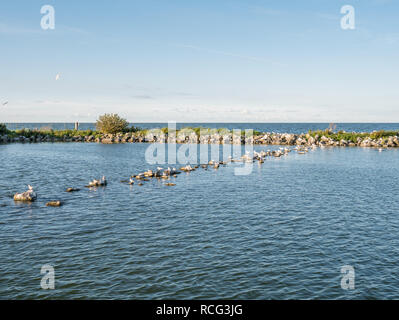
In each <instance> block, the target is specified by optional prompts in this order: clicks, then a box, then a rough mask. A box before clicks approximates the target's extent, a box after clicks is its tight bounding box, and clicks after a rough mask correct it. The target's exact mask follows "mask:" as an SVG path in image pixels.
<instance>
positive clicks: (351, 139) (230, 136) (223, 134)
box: [0, 124, 399, 148]
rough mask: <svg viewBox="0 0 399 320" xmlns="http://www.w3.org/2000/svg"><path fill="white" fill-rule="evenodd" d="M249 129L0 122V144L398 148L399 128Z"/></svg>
mask: <svg viewBox="0 0 399 320" xmlns="http://www.w3.org/2000/svg"><path fill="white" fill-rule="evenodd" d="M251 131H252V130H251ZM251 131H248V132H245V131H244V130H243V131H240V130H238V131H232V130H228V129H210V128H202V127H197V128H191V127H187V128H182V129H180V130H175V131H171V132H169V129H168V128H162V129H140V128H136V127H131V128H128V129H125V130H123V131H121V132H117V133H103V132H101V131H98V130H53V129H51V128H42V129H34V130H31V129H20V130H8V129H7V128H6V126H5V125H1V124H0V144H6V143H40V142H87V143H103V144H113V143H178V144H183V143H192V144H256V145H303V146H313V145H316V146H341V147H356V146H357V147H376V148H394V147H399V131H385V130H380V131H373V132H345V131H333V130H332V129H326V130H318V131H311V130H309V131H308V132H307V133H302V134H292V133H273V132H257V131H252V132H251Z"/></svg>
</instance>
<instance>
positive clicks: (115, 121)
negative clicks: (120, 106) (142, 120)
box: [96, 113, 129, 134]
mask: <svg viewBox="0 0 399 320" xmlns="http://www.w3.org/2000/svg"><path fill="white" fill-rule="evenodd" d="M128 127H129V122H127V121H126V120H125V119H123V118H121V117H119V116H118V115H117V114H107V113H106V114H104V115H102V116H100V118H99V119H98V120H97V122H96V129H97V130H98V131H100V132H102V133H111V134H115V133H120V132H126V131H127V130H128Z"/></svg>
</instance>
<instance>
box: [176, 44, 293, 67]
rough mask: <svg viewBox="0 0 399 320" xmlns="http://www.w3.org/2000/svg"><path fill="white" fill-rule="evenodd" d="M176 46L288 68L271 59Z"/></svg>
mask: <svg viewBox="0 0 399 320" xmlns="http://www.w3.org/2000/svg"><path fill="white" fill-rule="evenodd" d="M176 46H177V47H180V48H187V49H192V50H196V51H202V52H207V53H214V54H218V55H224V56H229V57H234V58H238V59H243V60H248V61H254V62H262V63H268V64H273V65H278V66H286V65H285V64H282V63H280V62H276V61H273V60H270V59H266V58H259V57H253V56H247V55H242V54H237V53H233V52H226V51H220V50H214V49H208V48H203V47H198V46H194V45H190V44H177V45H176Z"/></svg>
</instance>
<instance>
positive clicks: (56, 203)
mask: <svg viewBox="0 0 399 320" xmlns="http://www.w3.org/2000/svg"><path fill="white" fill-rule="evenodd" d="M61 206H62V202H61V201H50V202H47V203H46V207H61Z"/></svg>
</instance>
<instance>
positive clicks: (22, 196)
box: [14, 185, 37, 202]
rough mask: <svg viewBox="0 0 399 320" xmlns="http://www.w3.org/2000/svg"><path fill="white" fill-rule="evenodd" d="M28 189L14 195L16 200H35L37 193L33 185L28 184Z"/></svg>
mask: <svg viewBox="0 0 399 320" xmlns="http://www.w3.org/2000/svg"><path fill="white" fill-rule="evenodd" d="M28 189H29V190H28V191H25V192H23V193H16V194H15V195H14V200H15V201H30V202H32V201H35V200H36V199H37V194H36V192H35V191H34V190H33V187H32V186H31V185H28Z"/></svg>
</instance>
